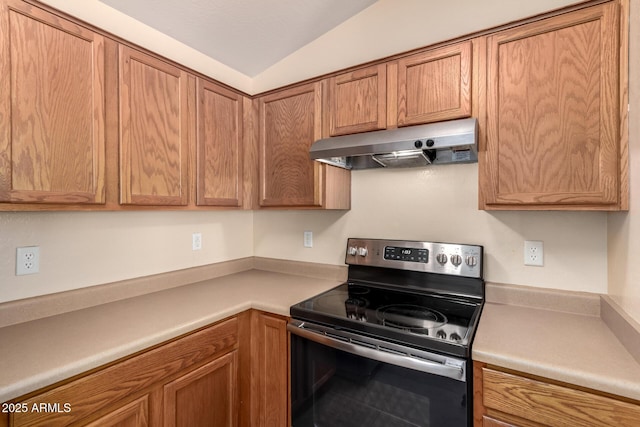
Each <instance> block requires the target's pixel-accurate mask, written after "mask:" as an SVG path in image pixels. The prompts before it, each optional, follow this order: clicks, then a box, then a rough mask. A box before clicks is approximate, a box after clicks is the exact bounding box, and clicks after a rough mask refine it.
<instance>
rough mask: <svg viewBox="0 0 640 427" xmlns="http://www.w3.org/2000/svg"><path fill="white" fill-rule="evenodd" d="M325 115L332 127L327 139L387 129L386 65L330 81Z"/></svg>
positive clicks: (358, 71) (368, 68) (364, 69)
mask: <svg viewBox="0 0 640 427" xmlns="http://www.w3.org/2000/svg"><path fill="white" fill-rule="evenodd" d="M325 112H326V113H327V116H328V119H327V120H326V122H328V125H329V131H328V135H327V136H337V135H346V134H350V133H358V132H367V131H371V130H379V129H385V128H386V127H387V65H386V64H380V65H374V66H372V67H367V68H363V69H361V70H357V71H353V72H350V73H345V74H340V75H339V76H335V77H331V78H330V79H329V81H328V86H327V103H326V104H325ZM325 134H327V133H325Z"/></svg>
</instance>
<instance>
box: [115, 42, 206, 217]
mask: <svg viewBox="0 0 640 427" xmlns="http://www.w3.org/2000/svg"><path fill="white" fill-rule="evenodd" d="M119 63H120V76H119V81H120V203H122V204H132V205H186V204H187V202H188V191H187V188H188V187H187V182H188V170H187V164H188V163H187V162H188V158H189V152H188V150H189V145H190V138H192V137H193V133H194V132H195V130H194V129H192V126H191V120H190V117H189V114H190V111H189V96H193V95H192V94H189V89H190V88H189V86H190V82H189V80H192V81H191V83H193V79H194V77H193V76H189V75H188V74H187V73H186V72H185V71H183V70H181V69H180V68H178V67H175V66H173V65H171V64H169V63H166V62H164V61H161V60H159V59H157V58H154V57H152V56H150V55H147V54H145V53H142V52H139V51H137V50H135V49H132V48H129V47H127V46H124V45H120V57H119Z"/></svg>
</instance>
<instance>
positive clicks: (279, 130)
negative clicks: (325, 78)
mask: <svg viewBox="0 0 640 427" xmlns="http://www.w3.org/2000/svg"><path fill="white" fill-rule="evenodd" d="M259 126H260V139H259V150H260V206H277V207H316V208H326V209H348V208H349V207H350V201H351V188H350V186H351V174H350V172H349V171H347V170H344V169H340V168H336V167H333V166H328V165H326V164H321V163H319V162H315V161H312V160H311V159H310V158H309V148H310V147H311V144H313V142H314V141H316V140H318V139H320V138H321V134H322V85H321V83H311V84H306V85H302V86H297V87H294V88H290V89H286V90H283V91H279V92H276V93H273V94H270V95H266V96H264V97H262V98H260V100H259Z"/></svg>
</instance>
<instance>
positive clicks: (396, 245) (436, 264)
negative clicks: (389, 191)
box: [345, 238, 483, 278]
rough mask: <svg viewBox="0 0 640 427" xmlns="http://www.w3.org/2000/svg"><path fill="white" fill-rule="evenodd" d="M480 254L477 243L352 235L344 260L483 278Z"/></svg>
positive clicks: (354, 263) (357, 263) (479, 247)
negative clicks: (389, 238)
mask: <svg viewBox="0 0 640 427" xmlns="http://www.w3.org/2000/svg"><path fill="white" fill-rule="evenodd" d="M482 256H483V248H482V246H478V245H461V244H453V243H437V242H420V241H411V240H383V239H354V238H351V239H349V240H348V242H347V254H346V259H345V262H346V263H347V264H350V265H366V266H371V267H387V268H395V269H399V270H411V271H422V272H427V273H438V274H448V275H453V276H465V277H476V278H482Z"/></svg>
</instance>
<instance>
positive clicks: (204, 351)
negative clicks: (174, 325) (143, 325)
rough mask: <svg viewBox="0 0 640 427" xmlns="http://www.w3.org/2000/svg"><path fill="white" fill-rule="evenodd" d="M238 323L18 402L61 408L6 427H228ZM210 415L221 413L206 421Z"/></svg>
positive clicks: (24, 416) (16, 416) (15, 419)
mask: <svg viewBox="0 0 640 427" xmlns="http://www.w3.org/2000/svg"><path fill="white" fill-rule="evenodd" d="M238 323H239V322H238V319H237V318H231V319H228V320H225V321H222V322H220V323H217V324H215V325H213V326H210V327H208V328H205V329H202V330H200V331H197V332H194V333H192V334H190V335H187V336H185V337H183V338H179V339H176V340H174V341H171V342H169V343H167V344H165V345H162V346H160V347H157V348H155V349H152V350H149V351H147V352H144V353H141V354H139V355H137V356H134V357H131V358H128V359H125V360H123V361H121V362H118V363H115V364H112V365H110V366H108V367H106V368H104V369H101V370H99V371H97V372H94V373H92V374H88V375H86V376H82V377H80V378H77V379H75V380H72V381H70V382H67V383H65V384H63V385H60V386H58V387H55V388H53V389H50V390H48V391H45V392H43V393H36V394H35V395H32V396H30V397H27V398H25V399H21V400H20V403H22V404H24V405H26V407H27V408H32V407H33V405H34V404H36V405H39V404H40V403H42V402H46V403H59V404H60V408H61V409H60V410H59V411H57V412H51V411H43V412H36V411H27V412H15V413H12V414H11V417H10V420H9V425H11V426H51V425H68V424H72V423H74V424H76V425H85V424H91V423H93V424H91V425H94V426H109V425H121V424H120V423H122V424H124V425H136V426H139V425H146V424H148V425H153V426H159V425H165V426H167V425H197V424H189V421H190V420H202V419H206V420H215V421H216V422H215V423H213V424H212V423H210V422H209V421H208V422H207V425H213V426H232V425H235V422H236V421H235V420H236V418H235V417H236V412H237V411H236V406H235V405H237V402H238V400H237V393H238V390H237V388H236V386H235V379H236V375H237V374H236V372H237V363H236V360H237V359H236V349H237V348H238ZM65 403H67V404H69V408H70V410H69V411H65V410H64V406H63V405H64V404H65ZM212 408H213V409H216V410H219V411H222V413H221V414H216V415H215V416H213V418H209V416H210V415H211V414H210V411H211V410H212ZM183 422H186V424H184V423H183ZM200 425H203V424H200Z"/></svg>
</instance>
